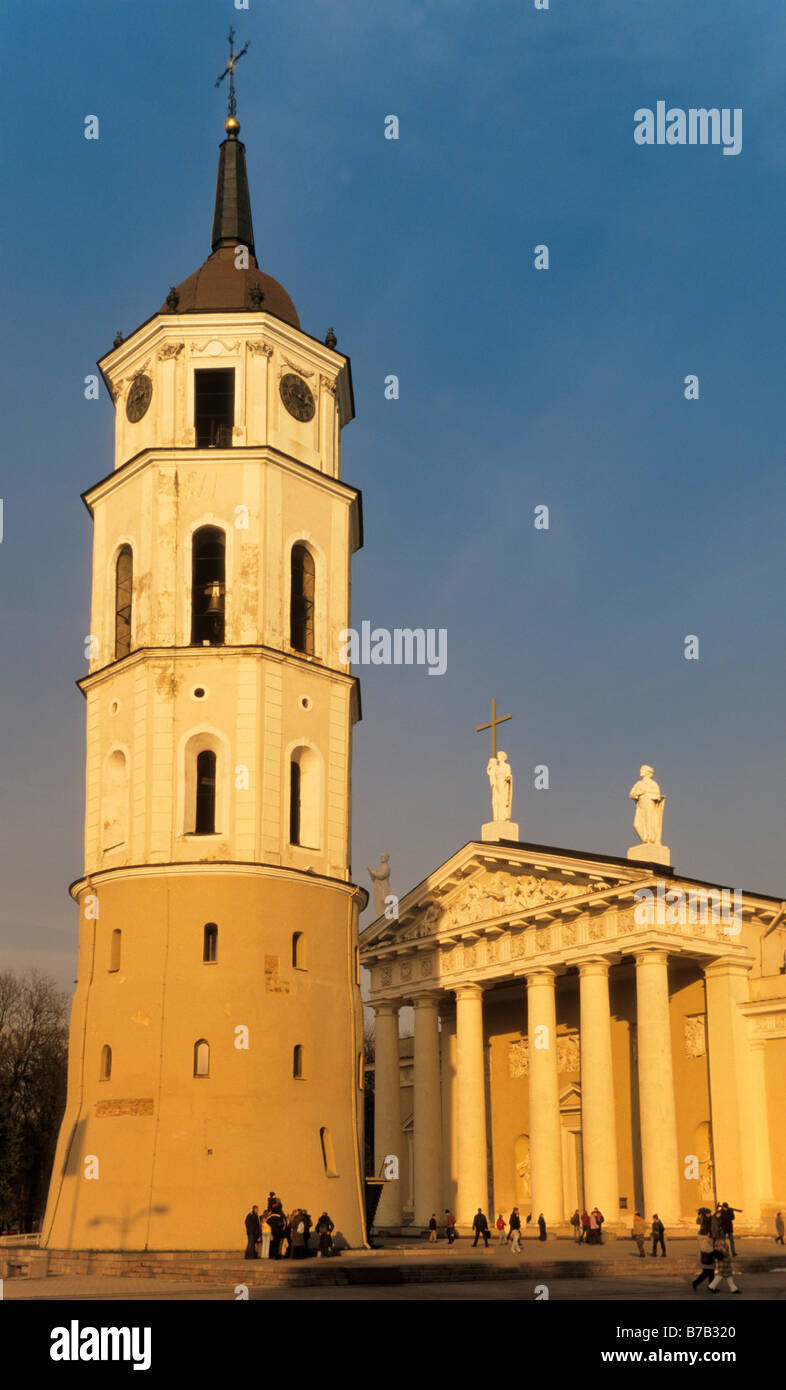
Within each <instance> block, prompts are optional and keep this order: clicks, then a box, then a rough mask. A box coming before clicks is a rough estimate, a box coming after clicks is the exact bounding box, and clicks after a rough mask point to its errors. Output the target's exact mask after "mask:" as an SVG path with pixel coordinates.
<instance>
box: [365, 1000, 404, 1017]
mask: <svg viewBox="0 0 786 1390" xmlns="http://www.w3.org/2000/svg"><path fill="white" fill-rule="evenodd" d="M371 1008H372V1009H373V1010H374V1013H375V1014H376V1016H377V1018H380V1017H383V1018H384V1017H386V1016H388V1017H389V1016H390V1015H391V1014H397V1013H398V1011H399V1009H400V1008H401V1000H400V999H380V1000H379V1001H378V1002H377V1003H376V1004H372V1005H371Z"/></svg>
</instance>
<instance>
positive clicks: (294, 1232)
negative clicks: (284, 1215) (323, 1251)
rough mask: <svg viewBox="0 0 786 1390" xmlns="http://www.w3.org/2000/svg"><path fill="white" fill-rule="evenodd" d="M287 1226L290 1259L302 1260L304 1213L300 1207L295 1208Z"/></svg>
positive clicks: (304, 1252) (304, 1236) (304, 1233)
mask: <svg viewBox="0 0 786 1390" xmlns="http://www.w3.org/2000/svg"><path fill="white" fill-rule="evenodd" d="M289 1225H290V1231H291V1235H290V1240H291V1242H292V1259H293V1260H304V1259H305V1258H306V1213H305V1212H304V1210H303V1208H302V1207H296V1208H295V1210H294V1211H293V1213H292V1215H291V1216H290V1218H289Z"/></svg>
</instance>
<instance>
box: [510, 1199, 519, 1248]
mask: <svg viewBox="0 0 786 1390" xmlns="http://www.w3.org/2000/svg"><path fill="white" fill-rule="evenodd" d="M508 1226H509V1228H510V1233H509V1235H508V1240H509V1241H510V1248H511V1250H512V1251H513V1254H514V1255H520V1254H521V1217H520V1216H519V1209H518V1207H514V1208H513V1210H512V1212H511V1213H510V1221H509V1222H508Z"/></svg>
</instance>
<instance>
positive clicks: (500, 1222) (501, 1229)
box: [495, 1212, 507, 1245]
mask: <svg viewBox="0 0 786 1390" xmlns="http://www.w3.org/2000/svg"><path fill="white" fill-rule="evenodd" d="M495 1224H496V1227H497V1235H498V1237H499V1243H500V1245H504V1244H505V1241H506V1240H507V1236H506V1235H505V1218H504V1216H503V1215H502V1212H500V1214H499V1216H498V1217H497V1220H496V1223H495Z"/></svg>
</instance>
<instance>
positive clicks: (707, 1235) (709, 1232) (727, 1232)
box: [692, 1202, 740, 1293]
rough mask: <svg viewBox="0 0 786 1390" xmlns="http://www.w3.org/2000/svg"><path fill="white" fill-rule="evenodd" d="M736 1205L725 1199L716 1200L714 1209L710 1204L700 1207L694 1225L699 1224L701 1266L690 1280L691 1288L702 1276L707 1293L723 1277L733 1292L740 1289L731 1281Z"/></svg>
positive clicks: (721, 1280)
mask: <svg viewBox="0 0 786 1390" xmlns="http://www.w3.org/2000/svg"><path fill="white" fill-rule="evenodd" d="M737 1210H739V1208H735V1207H730V1206H729V1204H728V1202H721V1203H719V1204H718V1205H717V1206H716V1208H715V1210H714V1212H713V1211H711V1210H710V1208H709V1207H699V1210H698V1214H697V1216H696V1225H697V1226H698V1228H699V1264H700V1265H701V1269H700V1270H699V1273H698V1274H697V1275H696V1278H695V1279H694V1280H693V1281H692V1282H693V1291H694V1293H695V1292H697V1290H698V1288H699V1285H700V1284H703V1283H704V1282H705V1280H706V1281H707V1283H708V1284H709V1289H710V1293H717V1292H718V1290H719V1289H720V1286H721V1284H722V1283H723V1280H724V1279H725V1280H726V1282H727V1284H728V1286H729V1289H730V1291H731V1292H732V1293H740V1289H738V1288H737V1285H736V1284H735V1282H734V1270H733V1269H732V1265H731V1261H732V1256H735V1257H736V1254H737V1251H736V1250H735V1249H734V1217H735V1215H736V1212H737Z"/></svg>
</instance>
